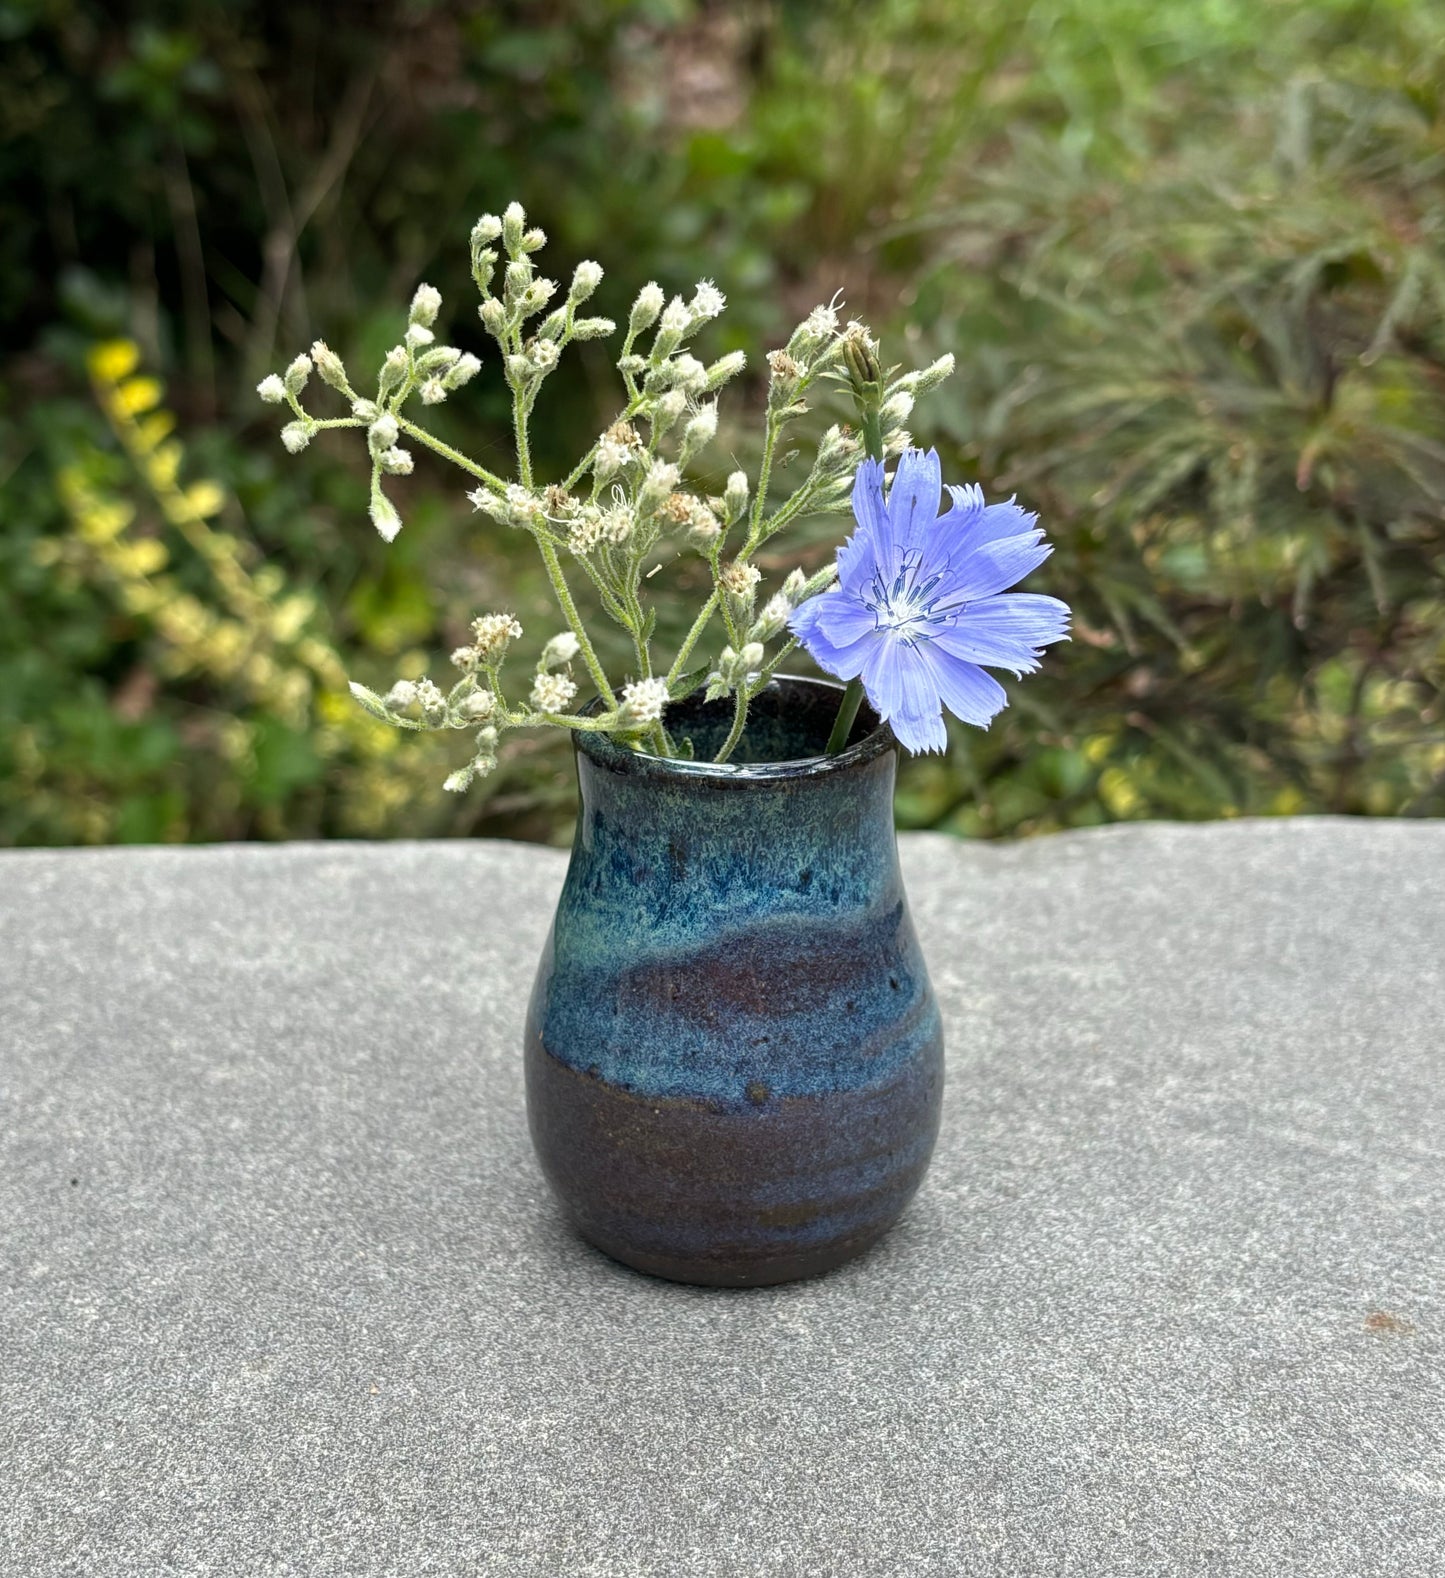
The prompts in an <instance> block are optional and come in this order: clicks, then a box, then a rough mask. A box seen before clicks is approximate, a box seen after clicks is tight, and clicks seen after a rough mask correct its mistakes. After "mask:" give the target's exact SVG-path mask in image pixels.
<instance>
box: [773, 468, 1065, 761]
mask: <svg viewBox="0 0 1445 1578" xmlns="http://www.w3.org/2000/svg"><path fill="white" fill-rule="evenodd" d="M941 483H942V476H941V471H940V467H939V463H938V452H937V451H936V450H929V451H928V453H927V454H926V455H925V454H924V453H923V452H922V451H921V450H917V449H910V450H907V451H905V453H904V454H903V455H902V457H901V458H900V459H899V462H898V469H897V471H896V473H895V475H894V478H893V486H892V488H891V489H890V490H889V493H888V496H887V498H886V499H885V498H884V496H883V464H882V462H881V461H877V460H865V461H864V462H863V463H862V465H861V466H859V468H858V476H857V480H856V481H855V482H854V484H853V514H854V516H855V517H856V519H857V522H858V530H857V531H856V532H854V534H853V535H852V536H851V537H850V538H849V539H848V541H847V543H846V544H845V545H844V546H843V547H842V548H841V549H840V550H839V553H838V585H837V587H836V588H835V589H834V590H832V591H830V592H824V593H823V594H822V595H821V596H818V597H813V598H810V599H809V600H808V601H807V602H805V603H802V604H800V605H799V607H797V608H796V609H794V610H793V613H792V616H791V618H790V619H789V621H788V624H789V628H790V629H791V630H792V632H793V634H794V635H795V636H797V638H798V640H799V641H800V642H801V643H802V644H803V646H804V647H805V648H806V649H807V650H808V652H809V653H810V654H811V655H812V657H813V658H814V660H815V661H816V662H817V664H818V665H819V667H820V668H823V669H825V670H826V671H827V672H828V673H830V674H835V675H837V677H838V678H839V679H854V678H856V677H858V676H859V675H861V676H862V679H863V689H864V691H865V692H866V693H867V696H868V700H869V701H870V702H872V704H873V707H874V709H875V710H876V711H877V713H878V715H879V717H881V718H884V719H886V720H887V721H888V722H889V723H890V724H892V726H893V732H894V733H895V734H896V735H897V736H898V738H899V740H900V741H901V742H902V743H903V745H904V746H906V747H907V749H908V750H910V751H914V752H918V751H941V750H943V749H944V747H945V746H946V745H947V743H948V735H947V731H946V730H945V729H944V725H943V713H942V708H944V707H947V708H948V710H949V711H950V712H951V713H953V714H954V716H955V717H958V718H961V719H962V720H963V721H964V722H965V723H972V724H976V725H977V726H978V727H979V728H981V729H986V728H987V727H988V725H989V723H990V722H991V721H992V720H993V718H994V717H996V716H997V714H998V713H1000V712H1001V711H1002V710H1003V709H1004V707H1006V706H1007V705H1008V696H1007V695H1006V694H1005V692H1004V688H1003V686H1002V685H1000V684H999V682H998V681H997V680H996V679H995V678H994V677H993V676H992V675H991V674H986V673H985V672H984V668H985V666H987V667H990V668H1001V669H1007V670H1009V671H1010V672H1011V673H1013V674H1015V675H1022V674H1030V673H1032V672H1033V671H1034V670H1035V669H1036V668H1038V666H1039V657H1040V649H1041V648H1043V647H1045V646H1047V645H1048V644H1049V643H1050V642H1053V641H1062V640H1063V639H1064V638H1065V637H1066V636H1067V634H1068V629H1069V609H1068V605H1067V604H1066V603H1061V602H1060V601H1059V599H1058V598H1057V597H1042V596H1039V595H1037V594H1035V593H1028V592H1015V593H1012V594H1010V595H1008V596H1000V595H999V594H1000V593H1003V592H1005V591H1006V589H1007V588H1008V587H1010V586H1013V585H1015V584H1016V583H1017V582H1019V581H1021V580H1022V579H1023V578H1024V576H1026V575H1027V574H1028V573H1029V572H1030V571H1031V570H1034V569H1037V568H1038V566H1039V565H1041V564H1042V563H1043V562H1044V560H1045V559H1047V558H1048V556H1049V554H1050V553H1051V552H1052V551H1053V550H1052V549H1051V548H1050V547H1049V546H1048V545H1047V544H1046V543H1045V542H1044V541H1043V535H1044V534H1043V532H1042V531H1040V530H1038V529H1037V527H1036V525H1035V522H1036V521H1037V520H1038V516H1037V515H1034V514H1031V513H1030V512H1029V511H1027V510H1024V509H1020V508H1019V506H1018V505H1017V504H1015V503H1014V502H1013V501H1012V500H1010V501H1009V502H1008V503H1007V504H988V505H986V504H985V503H984V498H983V492H982V490H981V489H980V488H979V487H977V486H976V485H972V484H970V485H969V486H967V487H950V488H949V490H948V491H949V493H950V495H951V496H952V499H953V507H952V508H951V509H949V510H948V511H946V512H945V513H944V514H942V515H940V514H939V513H938V505H939V500H940V497H941V494H942V486H941Z"/></svg>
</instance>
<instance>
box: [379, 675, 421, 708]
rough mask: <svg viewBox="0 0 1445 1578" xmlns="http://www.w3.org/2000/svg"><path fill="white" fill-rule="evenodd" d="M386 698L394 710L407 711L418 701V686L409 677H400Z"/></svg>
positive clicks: (388, 704)
mask: <svg viewBox="0 0 1445 1578" xmlns="http://www.w3.org/2000/svg"><path fill="white" fill-rule="evenodd" d="M384 700H385V702H386V704H387V706H388V707H390V708H391V709H392V711H393V712H405V711H406V709H407V708H408V707H410V706H411V705H412V704H413V703H414V702H415V701H416V686H415V685H414V684H413V683H412V681H411V680H409V679H399V680H397V682H396V684H394V685H393V686H392V687H391V689H390V690H389V691H387V693H386V696H385V698H384Z"/></svg>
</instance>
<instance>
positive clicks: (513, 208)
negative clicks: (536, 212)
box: [502, 203, 527, 257]
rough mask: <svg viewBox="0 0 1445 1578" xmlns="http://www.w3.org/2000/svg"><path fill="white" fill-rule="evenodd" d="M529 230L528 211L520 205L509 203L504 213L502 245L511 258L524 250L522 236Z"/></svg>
mask: <svg viewBox="0 0 1445 1578" xmlns="http://www.w3.org/2000/svg"><path fill="white" fill-rule="evenodd" d="M526 228H527V210H526V209H525V208H523V207H522V205H521V204H520V203H508V204H507V206H506V209H505V210H504V211H503V213H502V245H503V246H504V247H506V249H507V255H508V256H509V257H515V256H516V255H517V253H519V252H520V251H521V250H522V235H523V232H524V231H525V230H526Z"/></svg>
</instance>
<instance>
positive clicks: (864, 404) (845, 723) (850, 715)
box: [825, 386, 883, 756]
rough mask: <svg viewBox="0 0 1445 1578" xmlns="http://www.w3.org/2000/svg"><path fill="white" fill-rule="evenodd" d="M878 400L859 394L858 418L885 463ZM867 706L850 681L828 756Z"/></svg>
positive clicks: (874, 456)
mask: <svg viewBox="0 0 1445 1578" xmlns="http://www.w3.org/2000/svg"><path fill="white" fill-rule="evenodd" d="M870 387H873V389H874V397H873V398H870V399H866V400H865V399H864V397H863V396H862V395H861V394H859V395H858V396H857V399H858V418H859V425H860V426H861V427H862V429H863V448H864V450H865V451H866V452H867V454H868V457H869V459H871V460H882V459H883V426H882V423H881V422H880V420H879V417H878V399H877V397H876V396H877V390H876V386H870ZM862 703H863V681H862V680H861V679H857V678H855V679H850V680H849V681H848V684H847V686H846V687H845V689H844V691H843V699H842V701H841V702H839V703H838V717H837V719H836V721H835V722H834V724H833V732H832V733H831V734H830V735H829V736H828V744H827V747H826V752H825V754H826V755H828V756H836V755H837V754H838V752H839V751H841V750H842V749H843V747H844V746H845V745H847V743H848V736H849V735H850V734H851V733H852V732H853V724H854V721H855V720H856V719H857V717H858V708H859V707H860V706H861V705H862Z"/></svg>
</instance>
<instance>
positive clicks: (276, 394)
mask: <svg viewBox="0 0 1445 1578" xmlns="http://www.w3.org/2000/svg"><path fill="white" fill-rule="evenodd" d="M256 393H257V394H258V395H260V396H261V398H262V399H263V400H264V401H265V402H266V404H267V405H280V404H281V402H282V401H283V400H284V399H285V398H286V385H285V384H284V383H282V381H281V380H280V378H278V377H277V376H276V374H275V373H267V375H266V376H265V377H264V378H263V379H262V380H261V382H260V383H258V384H257V385H256Z"/></svg>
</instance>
